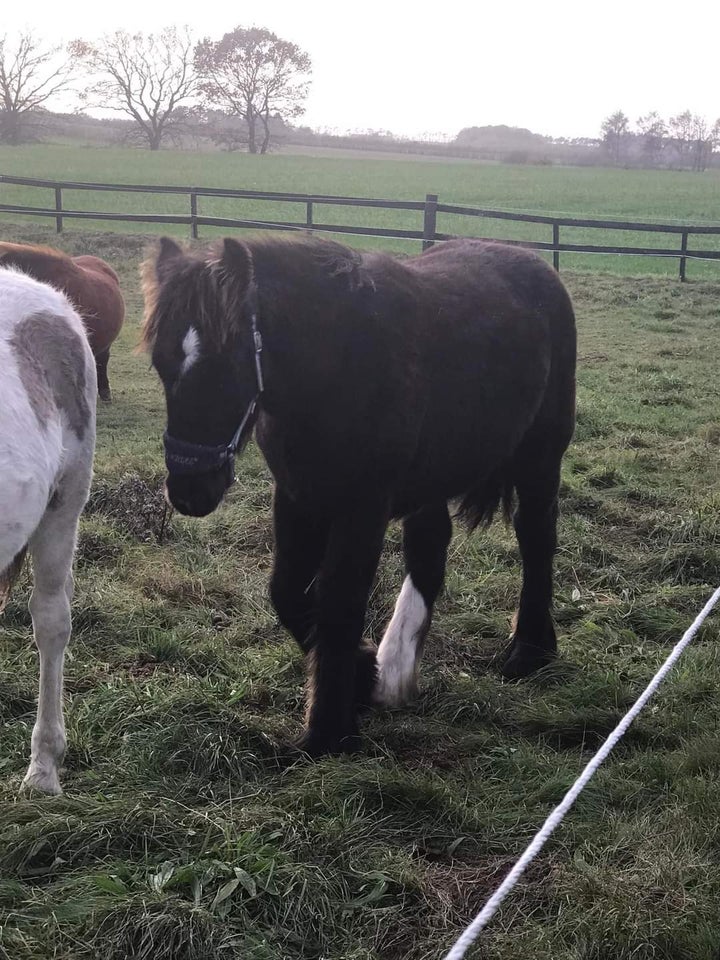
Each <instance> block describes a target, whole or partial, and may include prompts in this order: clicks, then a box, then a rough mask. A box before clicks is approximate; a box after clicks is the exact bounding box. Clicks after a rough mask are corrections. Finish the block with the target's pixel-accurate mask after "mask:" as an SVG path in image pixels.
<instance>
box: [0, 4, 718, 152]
mask: <svg viewBox="0 0 720 960" xmlns="http://www.w3.org/2000/svg"><path fill="white" fill-rule="evenodd" d="M29 10H32V13H31V14H29V13H28V11H29ZM30 17H32V19H30ZM170 23H175V24H177V25H184V24H188V25H189V26H190V27H191V29H192V30H193V32H196V33H197V34H198V35H202V36H211V37H213V38H217V37H219V36H221V35H222V34H223V33H224V32H225V31H227V30H229V29H232V28H233V27H235V26H264V27H268V28H269V29H271V30H273V31H275V33H277V34H278V35H279V36H280V37H282V38H283V39H286V40H292V41H293V42H295V43H297V44H299V45H300V46H301V47H302V48H303V49H304V50H306V51H307V52H308V53H309V54H310V56H311V57H312V61H313V82H312V86H311V93H310V96H309V98H308V101H307V110H306V114H305V116H304V118H303V120H302V122H304V123H307V124H309V125H310V126H312V127H316V128H328V129H333V130H338V131H345V130H358V129H366V128H373V129H386V130H391V131H392V132H393V133H397V134H402V135H407V136H417V135H421V134H433V135H439V134H444V135H450V136H454V135H455V134H456V133H457V132H458V131H459V130H460V129H462V127H466V126H476V125H477V126H482V125H485V124H497V123H506V124H509V125H511V126H520V127H529V128H530V129H531V130H533V131H535V132H537V133H543V134H550V135H553V136H597V135H598V131H599V127H600V124H601V122H602V120H603V118H604V117H605V116H607V115H608V114H609V113H611V112H613V111H614V110H617V109H622V110H624V111H625V112H626V113H627V114H628V116H629V117H630V119H631V120H632V121H633V122H634V121H635V120H636V119H637V117H638V116H640V115H642V114H643V113H647V112H648V111H650V110H653V109H655V110H658V112H660V113H661V114H662V115H663V116H665V117H668V116H670V115H672V114H675V113H679V112H681V111H682V110H685V109H690V110H691V111H692V112H694V113H700V114H702V115H704V116H705V117H706V118H707V119H708V120H710V121H711V122H712V121H714V120H715V119H716V118H717V117H718V116H720V40H719V39H718V38H719V36H720V31H719V29H718V28H719V27H720V0H696V2H694V3H692V4H691V3H686V4H680V5H678V4H672V5H671V4H669V3H663V2H662V0H606V2H604V3H598V2H595V3H588V2H583V0H551V2H547V3H542V2H539V0H509V2H508V0H505V2H503V0H500V2H494V3H492V4H488V3H484V2H483V0H436V2H435V3H432V4H430V3H425V2H422V0H356V2H354V3H353V2H339V0H333V2H330V0H320V2H314V0H304V2H301V0H242V2H240V3H237V4H232V3H222V2H215V3H213V2H207V3H198V0H173V2H167V0H122V2H121V3H102V2H98V0H93V2H91V3H86V2H84V0H73V2H70V3H67V4H61V3H59V2H58V0H33V2H32V3H4V4H3V9H2V14H1V17H0V30H4V31H7V32H9V33H10V32H12V31H13V30H17V29H19V28H23V27H27V26H30V27H32V28H33V29H34V30H35V32H36V33H38V34H39V35H42V36H46V37H48V38H51V39H53V40H54V41H60V40H70V39H73V38H76V37H79V36H80V37H82V38H83V39H92V38H94V37H97V36H99V35H100V34H102V33H104V32H108V31H112V30H115V29H118V28H123V29H126V30H130V31H136V30H142V31H145V32H151V31H153V30H157V29H160V28H162V27H163V26H167V25H169V24H170Z"/></svg>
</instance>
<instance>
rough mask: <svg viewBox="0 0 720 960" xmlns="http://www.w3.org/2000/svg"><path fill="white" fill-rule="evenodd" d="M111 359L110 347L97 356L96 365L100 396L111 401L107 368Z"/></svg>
mask: <svg viewBox="0 0 720 960" xmlns="http://www.w3.org/2000/svg"><path fill="white" fill-rule="evenodd" d="M109 360H110V347H108V348H107V350H103V351H102V353H99V354H98V355H97V356H96V357H95V367H96V369H97V383H98V396H99V397H100V399H101V400H104V401H105V402H106V403H109V402H110V401H111V400H112V393H111V392H110V381H109V380H108V374H107V368H108V361H109Z"/></svg>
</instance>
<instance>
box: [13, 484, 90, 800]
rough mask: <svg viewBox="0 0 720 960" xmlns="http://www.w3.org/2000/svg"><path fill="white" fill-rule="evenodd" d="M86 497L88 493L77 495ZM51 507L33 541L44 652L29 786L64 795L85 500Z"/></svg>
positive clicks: (35, 610)
mask: <svg viewBox="0 0 720 960" xmlns="http://www.w3.org/2000/svg"><path fill="white" fill-rule="evenodd" d="M77 492H80V493H82V490H80V491H76V493H77ZM74 499H75V500H76V502H75V503H73V502H72V498H70V496H69V495H68V500H67V501H66V500H64V497H63V491H62V489H61V490H60V491H59V495H58V498H57V504H55V505H53V506H48V509H47V511H46V512H45V515H44V517H43V519H42V520H41V522H40V525H39V526H38V528H37V530H36V531H35V533H34V534H33V536H32V539H31V540H30V544H29V546H30V554H31V556H32V562H33V592H32V597H31V600H30V612H31V614H32V621H33V631H34V634H35V643H36V644H37V648H38V652H39V654H40V695H39V698H38V712H37V720H36V722H35V727H34V728H33V733H32V748H31V756H30V766H29V768H28V771H27V774H26V775H25V779H24V780H23V787H33V788H35V789H36V790H42V791H43V792H45V793H61V792H62V791H61V788H60V780H59V777H58V769H59V767H60V764H61V763H62V759H63V756H64V754H65V723H64V720H63V703H62V696H63V663H64V659H65V648H66V646H67V643H68V640H69V639H70V628H71V619H70V602H71V600H72V595H73V576H72V560H73V551H74V549H75V538H76V534H77V521H78V515H79V512H80V509H82V505H83V503H84V497H83V498H82V499H81V500H80V503H79V506H78V502H77V500H78V498H77V496H76V497H75V498H74Z"/></svg>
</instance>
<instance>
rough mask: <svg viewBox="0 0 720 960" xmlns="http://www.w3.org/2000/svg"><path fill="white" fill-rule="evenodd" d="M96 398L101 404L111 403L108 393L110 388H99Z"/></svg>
mask: <svg viewBox="0 0 720 960" xmlns="http://www.w3.org/2000/svg"><path fill="white" fill-rule="evenodd" d="M98 397H99V398H100V400H102V401H103V403H112V393H111V392H110V387H101V388H100V389H99V390H98Z"/></svg>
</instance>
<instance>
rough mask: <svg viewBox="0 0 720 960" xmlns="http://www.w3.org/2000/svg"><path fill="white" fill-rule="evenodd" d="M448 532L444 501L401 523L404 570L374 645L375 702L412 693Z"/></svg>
mask: <svg viewBox="0 0 720 960" xmlns="http://www.w3.org/2000/svg"><path fill="white" fill-rule="evenodd" d="M451 536H452V523H451V521H450V514H449V512H448V508H447V504H446V503H440V504H433V505H432V506H427V507H423V508H422V509H421V510H419V511H418V512H417V513H414V514H412V515H411V516H409V517H407V518H406V520H405V521H404V523H403V550H404V553H405V569H406V571H407V575H406V577H405V582H404V583H403V586H402V590H401V591H400V596H399V597H398V599H397V603H396V604H395V611H394V613H393V616H392V619H391V620H390V623H389V624H388V628H387V630H386V631H385V635H384V636H383V638H382V641H381V643H380V647H379V649H378V654H377V663H378V680H377V684H376V686H375V690H374V700H375V702H376V703H379V704H384V705H386V706H391V707H397V706H400V705H402V704H403V703H406V702H407V701H408V700H410V699H411V698H412V697H413V696H414V695H415V693H416V692H417V664H418V661H419V658H420V654H421V653H422V645H423V641H424V639H425V636H426V635H427V632H428V630H429V628H430V618H431V617H432V610H433V604H434V603H435V599H436V598H437V595H438V593H439V592H440V589H441V588H442V584H443V579H444V577H445V561H446V559H447V547H448V543H449V542H450V537H451Z"/></svg>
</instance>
